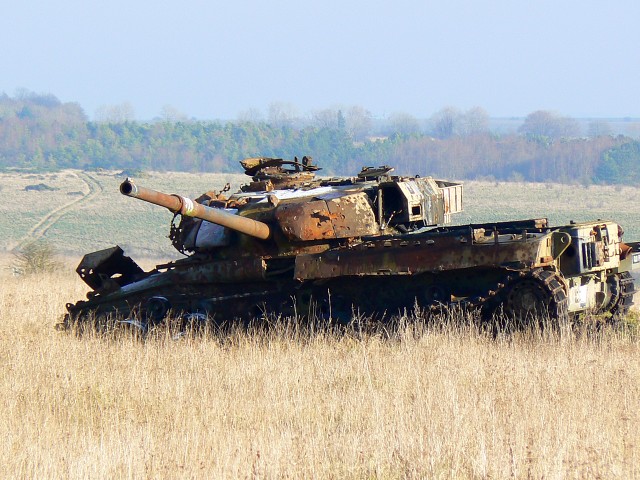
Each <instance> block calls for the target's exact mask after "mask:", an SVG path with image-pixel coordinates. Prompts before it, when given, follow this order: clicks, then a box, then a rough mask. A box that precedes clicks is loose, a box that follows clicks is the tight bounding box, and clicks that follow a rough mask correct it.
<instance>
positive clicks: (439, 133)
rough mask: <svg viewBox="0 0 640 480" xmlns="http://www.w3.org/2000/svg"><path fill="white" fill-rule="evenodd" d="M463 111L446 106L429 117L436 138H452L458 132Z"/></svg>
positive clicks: (431, 129)
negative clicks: (457, 127)
mask: <svg viewBox="0 0 640 480" xmlns="http://www.w3.org/2000/svg"><path fill="white" fill-rule="evenodd" d="M461 115H462V114H461V112H460V110H458V109H457V108H455V107H445V108H443V109H442V110H440V111H438V112H436V113H434V114H433V115H432V116H431V118H430V119H429V125H430V131H431V133H432V135H433V136H434V137H436V138H451V137H452V136H453V135H454V134H455V133H456V126H457V125H458V122H459V121H460V117H461Z"/></svg>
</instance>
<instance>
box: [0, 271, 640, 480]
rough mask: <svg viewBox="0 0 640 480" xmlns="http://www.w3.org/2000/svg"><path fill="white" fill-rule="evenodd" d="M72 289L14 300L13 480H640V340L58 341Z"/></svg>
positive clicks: (472, 334) (7, 296)
mask: <svg viewBox="0 0 640 480" xmlns="http://www.w3.org/2000/svg"><path fill="white" fill-rule="evenodd" d="M84 291H85V288H84V287H83V286H82V284H81V283H80V282H79V281H78V280H76V279H75V277H73V276H71V274H68V275H67V274H63V275H59V276H56V277H54V276H51V277H47V278H44V279H43V278H33V277H31V278H29V277H25V278H17V279H13V278H5V279H4V282H3V284H2V289H1V290H0V358H1V359H2V370H1V372H2V373H1V374H0V382H1V383H0V402H1V403H0V406H1V408H2V412H3V415H2V417H1V420H0V434H1V436H0V446H1V447H0V452H1V453H2V459H3V461H2V463H1V464H0V476H1V477H2V478H101V477H102V478H123V477H125V478H238V477H240V478H246V477H251V478H281V477H285V478H287V477H288V478H310V477H317V478H327V477H329V478H362V477H366V478H371V477H374V478H405V477H409V478H489V477H493V478H496V477H497V478H507V477H513V478H532V477H533V478H543V477H544V478H564V477H569V478H639V477H640V343H639V341H638V340H637V339H636V338H634V336H633V335H631V334H630V333H628V332H624V331H615V330H604V331H600V332H597V333H591V334H587V333H586V332H578V333H577V334H576V333H570V332H560V333H557V332H555V333H551V332H548V333H540V332H538V333H537V334H536V333H531V334H525V333H522V334H517V335H514V336H511V337H501V338H498V339H492V338H490V337H488V336H485V335H482V334H480V333H478V332H477V331H476V329H475V328H474V327H473V326H470V325H458V326H456V325H455V324H447V323H445V324H444V325H440V326H439V327H433V326H432V327H425V326H423V325H422V324H416V325H413V326H411V325H409V326H408V327H406V328H405V329H400V331H399V332H398V333H397V334H396V335H394V336H393V337H392V338H384V337H383V336H381V335H363V336H362V337H357V336H354V335H343V336H335V335H331V334H328V333H318V334H315V335H305V334H300V335H298V336H297V337H296V336H295V335H294V334H292V333H291V332H288V333H287V332H286V331H283V330H277V329H276V330H275V331H272V332H271V333H262V334H254V335H249V334H246V333H242V332H236V333H233V334H231V335H229V336H228V337H224V338H219V337H215V336H205V337H194V338H183V339H181V340H180V341H174V340H171V338H169V337H168V336H163V335H158V336H156V337H154V338H150V339H148V340H147V341H141V340H136V339H134V338H132V337H131V336H121V337H116V338H100V337H97V336H88V337H83V338H77V337H74V336H71V335H67V334H62V333H59V332H56V331H54V329H53V328H52V326H53V324H54V323H55V322H56V321H57V320H58V316H59V315H60V313H61V308H60V307H61V305H62V304H63V303H64V302H65V301H72V300H74V301H75V300H77V298H80V297H81V295H82V293H83V292H84Z"/></svg>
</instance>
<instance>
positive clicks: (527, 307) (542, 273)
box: [468, 268, 569, 323]
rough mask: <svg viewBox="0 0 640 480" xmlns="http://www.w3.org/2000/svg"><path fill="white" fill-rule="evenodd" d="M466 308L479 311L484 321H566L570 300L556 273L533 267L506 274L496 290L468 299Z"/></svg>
mask: <svg viewBox="0 0 640 480" xmlns="http://www.w3.org/2000/svg"><path fill="white" fill-rule="evenodd" d="M468 305H469V306H470V307H474V308H480V309H481V312H482V316H483V318H484V319H485V320H489V319H495V318H496V317H497V316H498V317H499V316H502V317H507V318H509V319H511V320H515V321H517V322H519V323H526V322H528V321H530V320H532V319H533V318H535V317H536V316H539V315H543V316H544V317H548V318H549V319H551V320H553V321H557V322H562V321H565V320H566V319H567V318H568V307H569V299H568V297H567V293H566V287H565V285H564V283H563V281H562V279H561V277H560V276H559V275H558V274H557V273H555V272H554V271H553V270H545V269H542V268H536V269H534V270H531V271H530V272H513V273H510V274H508V275H506V276H505V277H504V280H503V281H501V282H499V283H498V284H497V285H496V288H495V289H492V290H489V291H488V292H487V295H486V296H483V297H476V298H474V299H471V301H469V302H468Z"/></svg>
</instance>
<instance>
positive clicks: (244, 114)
mask: <svg viewBox="0 0 640 480" xmlns="http://www.w3.org/2000/svg"><path fill="white" fill-rule="evenodd" d="M236 119H237V120H238V121H239V122H243V123H244V122H248V123H258V122H262V121H264V115H262V112H261V111H260V110H258V109H257V108H247V109H246V110H241V111H240V112H238V115H237V116H236Z"/></svg>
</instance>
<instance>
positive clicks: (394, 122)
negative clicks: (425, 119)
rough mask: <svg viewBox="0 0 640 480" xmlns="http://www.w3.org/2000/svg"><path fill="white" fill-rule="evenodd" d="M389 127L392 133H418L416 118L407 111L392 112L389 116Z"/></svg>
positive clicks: (418, 127)
mask: <svg viewBox="0 0 640 480" xmlns="http://www.w3.org/2000/svg"><path fill="white" fill-rule="evenodd" d="M389 128H390V130H391V132H392V133H399V134H402V135H411V134H416V133H420V123H419V122H418V119H417V118H416V117H414V116H413V115H409V114H408V113H394V114H393V115H391V117H390V118H389Z"/></svg>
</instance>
